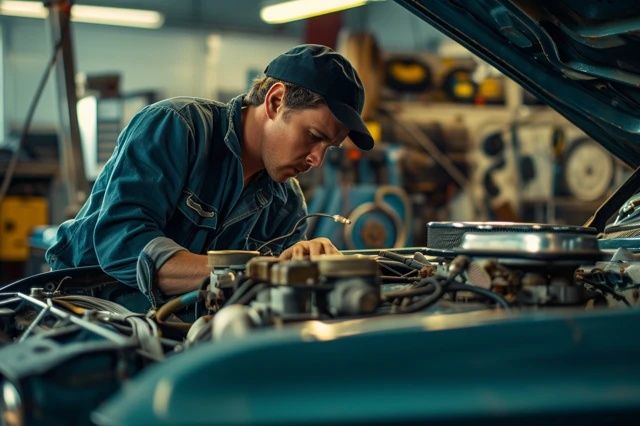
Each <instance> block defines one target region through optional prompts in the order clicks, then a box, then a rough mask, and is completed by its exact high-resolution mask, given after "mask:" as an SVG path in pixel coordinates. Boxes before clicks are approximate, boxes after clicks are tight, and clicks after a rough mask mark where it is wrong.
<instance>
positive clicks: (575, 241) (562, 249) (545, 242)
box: [454, 229, 602, 261]
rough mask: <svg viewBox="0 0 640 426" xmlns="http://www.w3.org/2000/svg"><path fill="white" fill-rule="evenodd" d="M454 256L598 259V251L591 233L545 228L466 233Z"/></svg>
mask: <svg viewBox="0 0 640 426" xmlns="http://www.w3.org/2000/svg"><path fill="white" fill-rule="evenodd" d="M454 250H455V251H456V253H457V254H467V255H471V256H474V257H476V256H491V257H497V258H524V259H536V260H555V261H558V260H569V259H570V260H584V261H589V260H593V261H595V260H599V259H601V257H602V252H601V251H600V249H599V248H598V239H597V238H596V235H594V234H591V233H588V232H587V233H578V232H571V233H569V232H556V231H554V230H549V229H540V230H533V229H532V230H531V231H530V232H513V233H506V232H467V233H466V234H465V235H464V237H463V239H462V243H461V245H460V247H459V248H458V249H454Z"/></svg>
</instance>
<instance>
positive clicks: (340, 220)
mask: <svg viewBox="0 0 640 426" xmlns="http://www.w3.org/2000/svg"><path fill="white" fill-rule="evenodd" d="M310 217H328V218H330V219H333V220H334V221H335V222H337V223H341V224H343V225H348V224H350V223H351V221H350V220H349V219H347V218H346V217H344V216H341V215H339V214H334V215H331V214H327V213H309V214H306V215H304V216H302V217H301V218H300V219H298V221H297V222H296V223H295V224H294V225H293V228H292V229H291V231H289V232H288V233H286V234H284V235H280V236H279V237H275V238H272V239H270V240H269V241H267V242H265V243H263V244H262V245H260V246H259V247H258V248H257V249H256V251H260V250H262V249H263V248H264V247H266V246H267V245H269V244H271V243H273V242H275V241H279V240H283V239H285V238H287V237H290V236H291V235H293V234H294V233H295V232H296V230H297V229H298V226H299V225H300V223H302V221H303V220H307V219H309V218H310ZM269 251H271V250H269ZM261 253H262V252H261Z"/></svg>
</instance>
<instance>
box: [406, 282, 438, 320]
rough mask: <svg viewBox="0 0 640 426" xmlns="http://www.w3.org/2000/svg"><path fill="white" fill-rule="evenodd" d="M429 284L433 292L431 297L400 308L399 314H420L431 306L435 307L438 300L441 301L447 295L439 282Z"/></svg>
mask: <svg viewBox="0 0 640 426" xmlns="http://www.w3.org/2000/svg"><path fill="white" fill-rule="evenodd" d="M429 284H430V286H429V289H430V290H431V294H430V295H428V296H426V297H423V298H421V299H418V300H417V301H415V302H413V303H410V304H408V305H406V306H400V307H399V308H398V310H397V312H398V313H402V314H409V313H413V312H419V311H422V310H424V309H426V308H428V307H429V306H431V305H433V304H434V303H436V302H437V301H438V300H440V298H441V297H442V296H443V295H444V293H445V290H444V287H443V286H442V285H441V284H440V283H438V282H437V281H432V282H430V283H429ZM421 290H426V287H425V288H422V289H421Z"/></svg>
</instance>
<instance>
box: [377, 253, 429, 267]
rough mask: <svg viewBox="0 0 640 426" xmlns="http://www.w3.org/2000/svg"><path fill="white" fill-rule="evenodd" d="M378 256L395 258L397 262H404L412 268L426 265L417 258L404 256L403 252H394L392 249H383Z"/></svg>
mask: <svg viewBox="0 0 640 426" xmlns="http://www.w3.org/2000/svg"><path fill="white" fill-rule="evenodd" d="M378 256H380V257H384V258H386V259H391V260H394V261H396V262H399V263H402V264H403V265H406V266H408V267H409V268H412V269H422V268H424V267H425V266H427V265H425V264H424V263H422V262H418V261H417V260H415V259H413V258H411V257H406V256H403V255H401V254H398V253H394V252H392V251H387V250H381V251H380V253H378Z"/></svg>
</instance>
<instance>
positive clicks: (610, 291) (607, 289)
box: [580, 277, 631, 308]
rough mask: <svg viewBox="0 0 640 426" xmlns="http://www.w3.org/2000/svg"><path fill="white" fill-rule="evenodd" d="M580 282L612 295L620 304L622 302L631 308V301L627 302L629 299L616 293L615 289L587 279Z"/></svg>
mask: <svg viewBox="0 0 640 426" xmlns="http://www.w3.org/2000/svg"><path fill="white" fill-rule="evenodd" d="M580 281H582V282H584V283H586V284H589V285H590V286H593V287H594V288H596V289H598V290H600V291H602V292H604V293H607V294H610V295H611V296H612V297H613V298H614V299H616V300H617V301H618V302H622V303H624V304H625V305H627V306H628V307H630V308H631V303H629V300H627V298H626V297H625V296H624V295H623V294H620V293H618V292H617V291H615V290H614V289H612V288H611V287H609V286H608V285H607V284H606V283H603V282H595V281H591V280H589V279H586V278H584V277H583V278H581V279H580Z"/></svg>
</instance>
